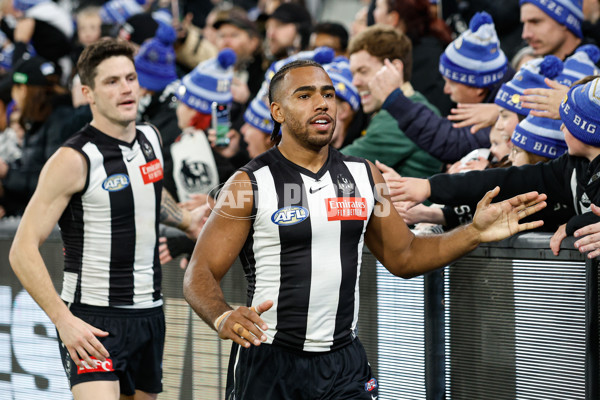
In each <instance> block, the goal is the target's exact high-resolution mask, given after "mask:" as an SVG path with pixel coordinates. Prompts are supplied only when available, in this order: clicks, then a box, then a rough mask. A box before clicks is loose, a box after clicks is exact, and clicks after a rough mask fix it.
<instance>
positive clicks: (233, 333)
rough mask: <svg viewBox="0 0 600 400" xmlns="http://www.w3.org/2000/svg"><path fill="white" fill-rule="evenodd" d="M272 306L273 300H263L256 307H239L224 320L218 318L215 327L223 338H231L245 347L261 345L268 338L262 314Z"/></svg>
mask: <svg viewBox="0 0 600 400" xmlns="http://www.w3.org/2000/svg"><path fill="white" fill-rule="evenodd" d="M271 307H273V301H272V300H266V301H263V302H262V303H260V304H259V305H257V306H256V307H254V306H253V307H250V308H248V307H238V308H236V309H235V310H233V311H231V312H229V314H228V315H226V316H225V317H224V318H223V319H222V320H220V321H219V320H217V322H216V324H215V329H216V330H217V333H218V334H219V337H220V338H221V339H231V340H233V341H234V342H236V343H237V344H239V345H241V346H244V347H250V345H254V346H260V344H261V343H262V342H264V341H265V340H267V336H266V335H265V334H264V331H266V330H267V329H268V327H267V324H266V323H265V321H263V320H262V319H261V318H260V315H261V314H262V313H264V312H265V311H267V310H269V309H270V308H271Z"/></svg>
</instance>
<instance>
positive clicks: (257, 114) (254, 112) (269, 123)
mask: <svg viewBox="0 0 600 400" xmlns="http://www.w3.org/2000/svg"><path fill="white" fill-rule="evenodd" d="M265 100H266V94H265V93H264V92H263V91H259V92H258V94H257V95H256V97H255V98H253V99H252V101H251V102H250V105H249V106H248V108H246V112H244V121H246V122H247V123H249V124H250V125H252V126H253V127H255V128H256V129H258V130H260V131H261V132H263V133H264V134H267V135H270V134H271V132H273V119H272V118H271V110H270V109H269V106H268V105H267V103H266V102H265Z"/></svg>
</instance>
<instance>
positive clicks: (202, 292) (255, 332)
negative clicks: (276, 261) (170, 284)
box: [183, 172, 273, 347]
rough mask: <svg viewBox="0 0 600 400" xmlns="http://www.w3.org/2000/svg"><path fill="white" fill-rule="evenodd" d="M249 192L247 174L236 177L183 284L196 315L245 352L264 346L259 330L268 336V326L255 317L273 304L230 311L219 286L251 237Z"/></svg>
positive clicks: (224, 193) (222, 196) (207, 227)
mask: <svg viewBox="0 0 600 400" xmlns="http://www.w3.org/2000/svg"><path fill="white" fill-rule="evenodd" d="M252 190H253V188H252V184H251V182H250V179H249V178H248V175H247V174H246V173H245V172H237V173H236V174H235V175H233V176H232V177H231V178H230V179H229V180H228V181H227V183H226V184H225V186H224V187H223V189H221V192H220V194H219V197H218V199H217V203H216V206H215V209H214V210H213V212H212V213H211V215H210V217H209V218H208V221H207V222H206V224H205V226H204V228H203V229H202V231H201V233H200V236H199V237H198V241H197V242H196V247H195V248H194V252H193V253H192V258H191V260H190V263H189V265H188V268H187V270H186V272H185V278H184V281H183V293H184V296H185V299H186V300H187V302H188V303H189V304H190V306H191V307H192V308H193V309H194V311H195V312H196V313H197V314H198V315H199V316H200V317H201V318H202V319H203V320H204V321H205V322H206V323H207V324H208V325H209V326H211V327H213V328H214V329H215V330H216V331H217V332H218V333H219V337H221V338H222V339H231V340H233V341H234V342H236V343H239V344H240V345H242V346H245V347H249V346H250V343H252V344H254V345H259V344H260V342H261V340H262V341H264V340H266V337H265V336H264V334H263V333H262V331H261V330H260V329H262V330H266V329H267V326H266V324H265V323H264V321H263V320H262V319H261V318H260V317H259V315H260V313H262V312H264V311H266V310H268V309H269V308H271V306H272V305H273V302H272V301H270V300H269V301H266V302H264V303H262V304H260V305H259V306H258V307H257V308H258V309H253V308H247V307H239V308H237V309H236V310H233V308H232V307H231V306H230V305H229V304H227V302H226V301H225V297H224V296H223V291H222V290H221V287H220V286H219V285H220V282H221V279H222V278H223V276H224V275H225V274H226V273H227V271H229V268H231V265H232V264H233V263H234V261H235V259H236V258H237V257H238V254H239V253H240V251H241V250H242V247H243V245H244V243H245V242H246V239H247V237H248V234H249V232H250V228H251V225H252V219H251V213H252V206H253V192H252ZM220 317H221V318H220ZM259 327H260V329H259Z"/></svg>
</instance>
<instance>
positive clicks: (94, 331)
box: [56, 314, 110, 367]
mask: <svg viewBox="0 0 600 400" xmlns="http://www.w3.org/2000/svg"><path fill="white" fill-rule="evenodd" d="M56 329H57V330H58V334H59V336H60V340H61V341H62V342H63V344H64V345H65V346H66V348H67V350H68V351H69V355H70V356H71V358H72V359H73V361H74V362H75V364H77V366H78V367H81V366H83V361H85V362H86V363H87V364H88V365H94V362H93V361H92V358H91V357H94V358H96V359H97V360H100V361H106V358H108V357H110V354H109V353H108V351H107V350H106V349H105V348H104V346H103V345H102V343H100V341H99V340H98V338H97V337H96V336H100V337H106V336H108V332H105V331H103V330H100V329H98V328H96V327H94V326H92V325H90V324H88V323H87V322H85V321H83V320H81V319H79V318H77V317H76V316H74V315H73V314H70V315H69V316H66V317H64V318H62V319H61V320H60V321H59V322H57V323H56Z"/></svg>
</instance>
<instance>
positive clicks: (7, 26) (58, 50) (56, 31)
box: [1, 0, 74, 64]
mask: <svg viewBox="0 0 600 400" xmlns="http://www.w3.org/2000/svg"><path fill="white" fill-rule="evenodd" d="M4 11H5V15H4V16H3V20H4V21H5V22H4V23H2V24H1V28H2V30H3V31H4V33H5V34H6V35H7V36H8V38H9V39H10V40H11V41H12V42H13V43H14V44H15V50H14V54H13V64H14V63H16V62H17V61H18V60H20V59H21V58H22V56H23V54H25V53H27V46H28V45H29V44H31V45H32V46H33V48H34V49H35V52H36V54H38V55H40V56H41V57H43V58H45V59H47V60H49V61H52V62H54V63H57V62H58V60H59V59H61V58H62V57H63V56H66V55H68V54H69V52H70V51H71V38H72V37H73V34H74V28H73V18H72V17H71V15H70V14H69V13H68V12H67V11H65V10H64V9H63V8H62V7H60V6H59V5H58V4H57V3H55V2H54V1H51V0H12V7H10V6H8V7H7V8H6V9H5V10H4ZM14 18H16V19H17V23H16V25H15V24H14V22H12V23H10V21H8V22H6V21H7V19H12V20H13V21H14Z"/></svg>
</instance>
